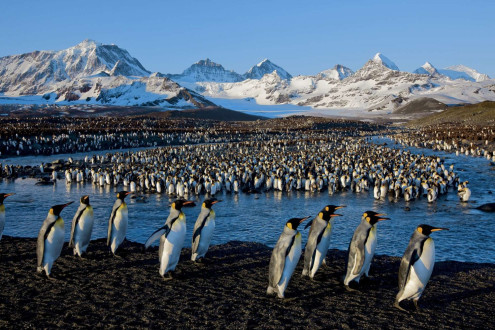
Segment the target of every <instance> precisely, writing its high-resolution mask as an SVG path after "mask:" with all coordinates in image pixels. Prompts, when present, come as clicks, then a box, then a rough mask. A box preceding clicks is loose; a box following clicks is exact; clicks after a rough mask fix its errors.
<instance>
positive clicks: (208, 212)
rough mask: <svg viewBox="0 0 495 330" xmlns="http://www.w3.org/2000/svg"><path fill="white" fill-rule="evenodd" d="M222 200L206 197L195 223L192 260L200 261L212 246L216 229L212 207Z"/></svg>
mask: <svg viewBox="0 0 495 330" xmlns="http://www.w3.org/2000/svg"><path fill="white" fill-rule="evenodd" d="M218 202H221V201H220V200H216V199H206V200H205V201H204V202H203V205H202V206H201V212H200V213H199V216H198V219H197V220H196V223H195V224H194V230H193V237H192V246H191V247H192V255H191V260H192V261H200V260H202V259H203V258H204V256H205V254H206V252H207V251H208V248H209V247H210V242H211V238H212V236H213V231H214V230H215V211H213V209H212V207H213V205H215V204H216V203H218Z"/></svg>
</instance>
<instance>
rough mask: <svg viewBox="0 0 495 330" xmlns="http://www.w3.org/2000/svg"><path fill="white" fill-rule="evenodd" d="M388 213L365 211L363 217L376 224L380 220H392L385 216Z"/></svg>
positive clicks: (371, 223)
mask: <svg viewBox="0 0 495 330" xmlns="http://www.w3.org/2000/svg"><path fill="white" fill-rule="evenodd" d="M385 215H386V214H383V213H377V212H375V211H366V212H364V213H363V218H364V219H365V220H366V221H367V222H368V223H369V224H370V225H372V226H373V225H375V224H376V223H378V222H379V221H383V220H390V218H384V216H385Z"/></svg>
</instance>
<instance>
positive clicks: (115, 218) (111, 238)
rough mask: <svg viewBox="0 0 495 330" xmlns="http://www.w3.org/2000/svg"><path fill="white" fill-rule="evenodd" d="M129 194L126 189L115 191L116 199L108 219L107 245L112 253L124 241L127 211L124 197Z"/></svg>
mask: <svg viewBox="0 0 495 330" xmlns="http://www.w3.org/2000/svg"><path fill="white" fill-rule="evenodd" d="M129 194H130V192H128V191H121V192H119V193H117V200H116V201H115V203H114V204H113V208H112V213H111V214H110V219H108V234H107V246H109V247H110V250H111V251H112V253H113V254H114V255H115V252H116V251H117V249H118V248H119V246H120V244H122V242H123V241H124V239H125V235H126V232H127V222H128V211H127V204H126V203H125V201H124V199H125V198H126V196H127V195H129Z"/></svg>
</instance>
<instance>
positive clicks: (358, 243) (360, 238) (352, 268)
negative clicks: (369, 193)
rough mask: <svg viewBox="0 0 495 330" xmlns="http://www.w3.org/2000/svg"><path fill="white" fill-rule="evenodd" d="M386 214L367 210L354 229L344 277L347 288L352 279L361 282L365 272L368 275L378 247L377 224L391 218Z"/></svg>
mask: <svg viewBox="0 0 495 330" xmlns="http://www.w3.org/2000/svg"><path fill="white" fill-rule="evenodd" d="M384 215H385V214H380V213H377V212H374V211H366V212H365V213H364V214H363V217H362V218H361V223H360V224H359V226H358V227H357V228H356V230H355V231H354V235H353V236H352V240H351V242H350V243H349V249H348V252H347V273H346V275H345V278H344V285H345V286H346V288H348V287H349V283H350V282H351V281H356V282H358V283H359V280H360V279H361V276H363V274H364V275H366V277H368V272H369V270H370V266H371V260H372V259H373V256H374V255H375V249H376V241H377V240H376V224H377V223H378V222H379V221H383V220H389V218H384V217H383V216H384Z"/></svg>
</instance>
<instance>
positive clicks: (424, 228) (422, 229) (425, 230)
mask: <svg viewBox="0 0 495 330" xmlns="http://www.w3.org/2000/svg"><path fill="white" fill-rule="evenodd" d="M416 230H417V231H418V232H419V233H420V234H423V235H425V236H429V235H430V234H431V233H432V232H434V231H440V230H449V228H441V227H433V226H430V225H425V224H422V225H419V226H418V228H416Z"/></svg>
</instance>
